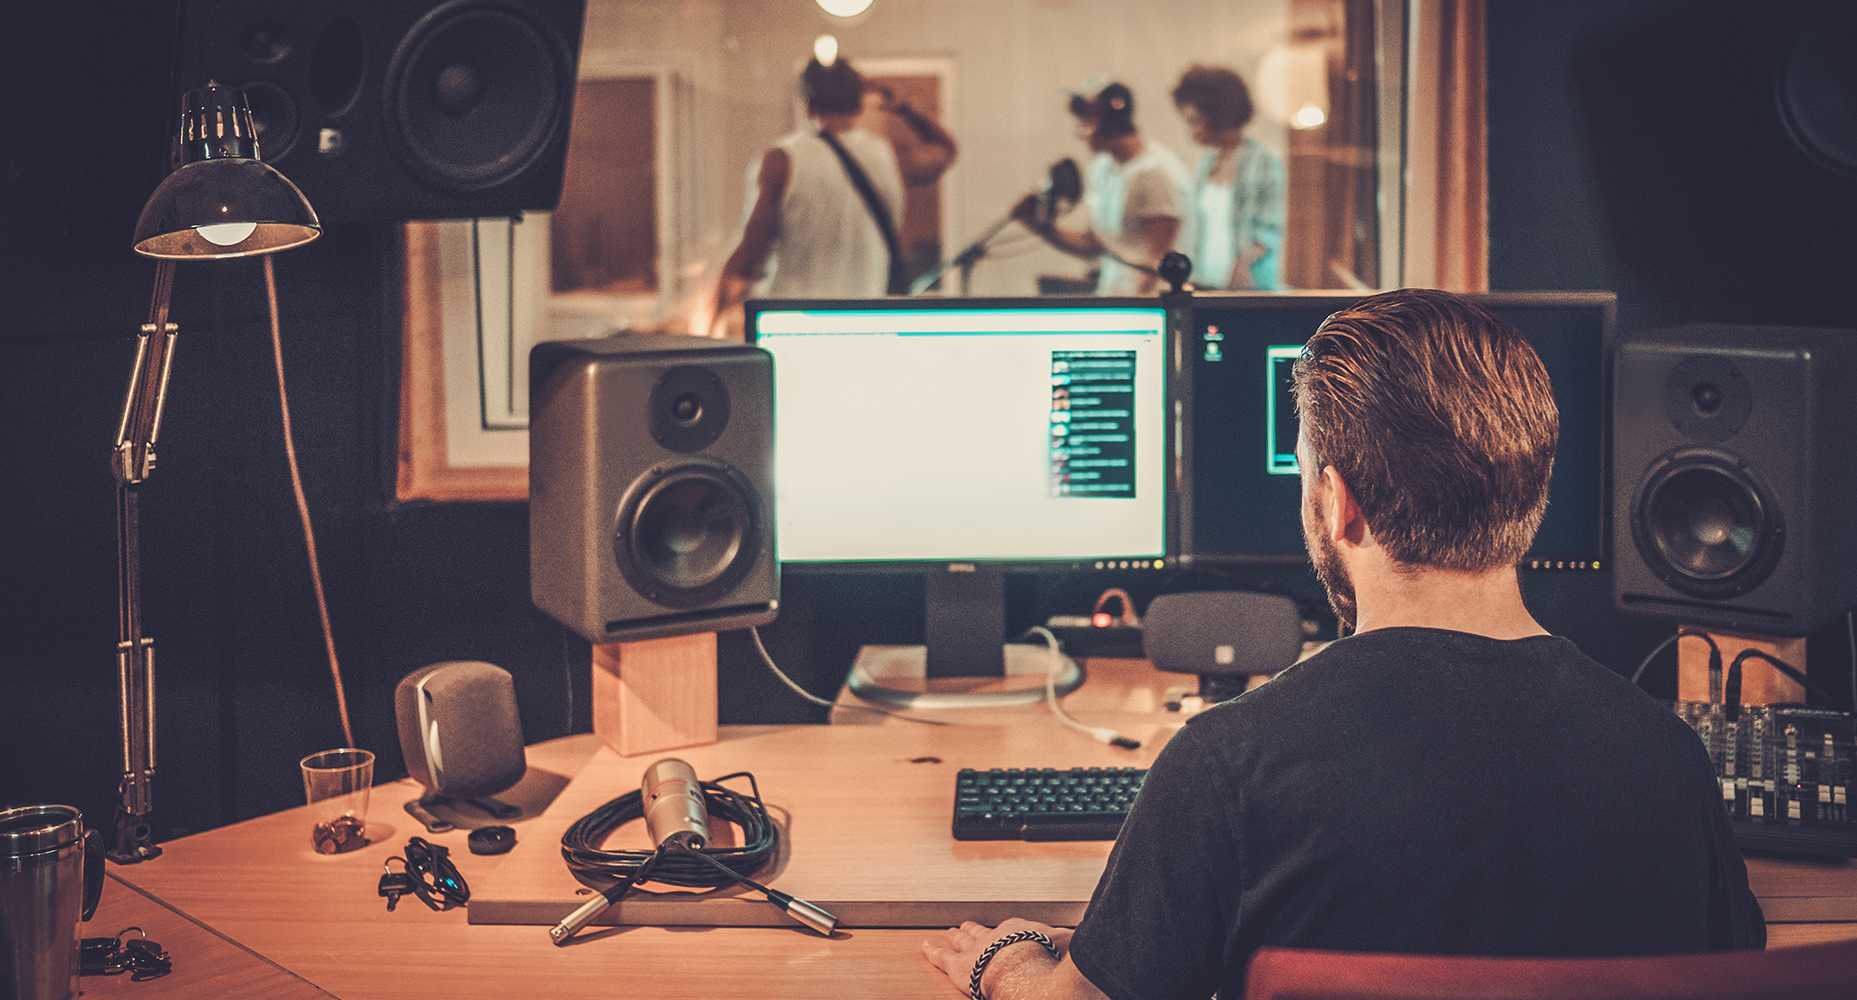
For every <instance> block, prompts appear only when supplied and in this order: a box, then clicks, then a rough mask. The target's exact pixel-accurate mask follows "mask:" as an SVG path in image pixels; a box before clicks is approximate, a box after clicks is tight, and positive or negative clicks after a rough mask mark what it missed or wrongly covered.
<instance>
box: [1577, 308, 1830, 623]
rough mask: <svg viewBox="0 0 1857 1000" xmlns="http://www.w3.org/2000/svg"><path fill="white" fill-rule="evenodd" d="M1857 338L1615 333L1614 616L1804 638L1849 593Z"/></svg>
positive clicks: (1734, 329)
mask: <svg viewBox="0 0 1857 1000" xmlns="http://www.w3.org/2000/svg"><path fill="white" fill-rule="evenodd" d="M1854 380H1857V333H1853V332H1846V331H1842V330H1818V329H1799V328H1784V327H1750V326H1691V327H1683V328H1679V329H1672V330H1665V331H1660V332H1656V333H1652V334H1648V335H1643V336H1637V337H1632V338H1630V339H1628V340H1625V341H1623V342H1621V343H1620V345H1619V348H1618V356H1617V359H1616V364H1615V381H1614V391H1615V400H1614V411H1613V444H1612V454H1613V477H1612V479H1613V482H1614V483H1616V484H1617V488H1616V490H1615V492H1614V505H1615V506H1614V517H1613V525H1614V529H1613V530H1614V531H1615V533H1616V536H1615V538H1614V545H1613V552H1614V553H1615V554H1616V563H1615V564H1614V567H1613V570H1614V572H1613V585H1614V596H1615V597H1616V598H1617V603H1618V607H1619V609H1620V610H1621V611H1626V612H1639V613H1645V614H1651V615H1655V616H1659V617H1666V618H1671V619H1675V620H1679V621H1684V622H1689V623H1694V624H1699V625H1710V626H1717V627H1721V628H1726V629H1737V630H1742V631H1748V632H1755V633H1760V634H1777V635H1804V634H1806V633H1807V632H1809V631H1811V630H1812V629H1813V628H1814V627H1816V626H1817V625H1820V624H1822V623H1824V622H1825V621H1827V620H1829V619H1830V618H1831V617H1833V616H1835V615H1837V614H1840V613H1842V612H1843V611H1845V610H1846V609H1847V608H1849V607H1850V606H1851V605H1852V604H1853V603H1857V521H1853V518H1852V513H1853V505H1857V461H1853V458H1852V446H1853V442H1857V406H1853V400H1852V396H1851V392H1852V387H1853V386H1857V381H1854Z"/></svg>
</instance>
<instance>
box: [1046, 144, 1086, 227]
mask: <svg viewBox="0 0 1857 1000" xmlns="http://www.w3.org/2000/svg"><path fill="white" fill-rule="evenodd" d="M1036 193H1037V195H1038V216H1039V218H1040V219H1042V220H1044V221H1045V222H1047V223H1048V222H1050V221H1051V220H1053V219H1055V218H1057V217H1058V216H1059V215H1060V214H1062V213H1063V211H1064V210H1065V209H1067V208H1069V207H1070V206H1072V205H1075V204H1076V203H1077V199H1079V198H1081V197H1083V173H1082V172H1081V171H1079V170H1078V169H1077V161H1076V160H1073V159H1071V158H1070V157H1068V156H1067V157H1065V158H1063V159H1061V160H1059V161H1057V162H1056V163H1053V164H1051V169H1050V170H1047V171H1046V172H1045V182H1044V184H1043V185H1042V186H1041V187H1039V189H1038V191H1037V192H1036Z"/></svg>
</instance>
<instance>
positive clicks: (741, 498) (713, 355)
mask: <svg viewBox="0 0 1857 1000" xmlns="http://www.w3.org/2000/svg"><path fill="white" fill-rule="evenodd" d="M529 379H530V390H529V586H530V592H531V596H533V598H534V600H535V604H536V606H537V607H539V608H541V609H542V610H543V611H546V612H548V613H549V614H550V615H553V616H554V617H555V618H557V619H559V620H560V621H561V622H562V624H564V625H566V626H568V627H569V628H571V629H573V630H574V631H575V632H577V633H579V634H580V635H581V636H582V637H584V638H586V639H587V640H589V641H591V642H616V641H619V640H622V639H643V638H650V637H652V636H665V635H677V634H682V633H688V632H707V631H713V630H716V629H722V628H742V627H745V626H748V625H759V624H762V623H765V622H769V621H772V620H773V619H774V614H775V611H776V609H777V608H778V606H779V598H780V568H779V565H778V564H777V563H776V562H775V559H774V366H773V358H772V356H771V355H769V354H768V353H767V352H766V351H763V350H761V349H760V348H758V347H749V346H747V345H745V344H737V343H728V342H724V341H718V340H709V339H707V338H702V337H678V336H667V335H639V336H630V335H621V336H617V337H611V338H608V339H606V340H585V341H556V342H552V343H544V344H540V345H537V346H536V347H535V348H534V349H533V350H532V351H530V353H529Z"/></svg>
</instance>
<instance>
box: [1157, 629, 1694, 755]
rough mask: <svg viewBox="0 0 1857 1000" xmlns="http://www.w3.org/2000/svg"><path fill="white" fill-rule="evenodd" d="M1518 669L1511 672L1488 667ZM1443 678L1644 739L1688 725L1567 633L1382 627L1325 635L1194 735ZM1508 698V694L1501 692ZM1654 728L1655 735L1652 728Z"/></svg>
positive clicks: (1265, 729) (1251, 726)
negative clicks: (1507, 634)
mask: <svg viewBox="0 0 1857 1000" xmlns="http://www.w3.org/2000/svg"><path fill="white" fill-rule="evenodd" d="M1490 670H1505V671H1506V670H1519V671H1522V673H1518V674H1515V675H1513V676H1502V679H1501V680H1500V681H1499V682H1498V681H1494V680H1493V679H1494V678H1496V677H1498V676H1500V675H1497V674H1493V673H1487V671H1490ZM1461 671H1469V672H1471V673H1476V672H1483V673H1482V676H1483V678H1484V679H1485V683H1483V684H1470V685H1463V684H1461V683H1460V681H1461V680H1462V679H1463V678H1464V677H1466V676H1469V674H1466V673H1462V672H1461ZM1440 684H1446V685H1449V686H1451V687H1452V688H1455V689H1457V690H1458V691H1459V692H1460V693H1464V694H1465V696H1467V697H1472V698H1476V697H1479V696H1478V695H1474V694H1468V692H1471V691H1476V690H1482V691H1483V692H1484V694H1483V695H1482V696H1480V697H1483V698H1484V699H1485V700H1487V699H1488V698H1489V697H1491V695H1490V693H1489V692H1490V690H1491V687H1492V684H1493V685H1495V686H1500V687H1502V688H1503V689H1505V691H1506V692H1507V693H1508V694H1513V693H1514V692H1517V691H1520V690H1522V689H1527V690H1528V691H1530V692H1532V693H1533V694H1534V695H1535V696H1536V697H1539V698H1542V699H1547V700H1552V701H1553V702H1555V703H1557V704H1559V705H1560V706H1561V707H1562V708H1563V709H1574V710H1578V711H1579V712H1580V714H1581V715H1583V716H1585V717H1587V718H1589V719H1598V718H1604V719H1609V720H1611V721H1612V722H1613V723H1617V724H1619V725H1621V726H1622V727H1624V728H1628V729H1630V730H1632V731H1635V732H1638V733H1639V734H1641V735H1642V736H1643V737H1644V738H1646V739H1658V740H1674V741H1676V742H1681V743H1684V744H1686V743H1687V740H1686V739H1684V740H1677V739H1676V738H1677V737H1678V736H1680V735H1682V734H1684V733H1685V732H1686V731H1687V726H1685V725H1684V723H1683V722H1682V720H1680V719H1678V718H1676V716H1675V714H1674V713H1672V712H1671V711H1670V710H1669V708H1668V707H1667V706H1666V705H1664V704H1662V703H1660V702H1658V701H1657V700H1655V699H1653V698H1652V697H1650V696H1649V695H1647V694H1645V693H1644V692H1643V691H1642V690H1640V689H1639V688H1637V687H1636V686H1635V685H1633V684H1632V683H1631V682H1630V681H1629V680H1627V679H1626V678H1624V677H1622V676H1620V675H1619V674H1618V673H1616V672H1614V671H1613V670H1611V669H1609V668H1607V667H1606V666H1605V665H1604V664H1601V663H1600V662H1598V661H1597V660H1594V659H1593V658H1591V657H1589V656H1587V655H1586V654H1585V653H1584V652H1582V651H1581V650H1580V648H1579V647H1578V646H1577V645H1575V644H1574V643H1573V642H1572V641H1570V640H1568V639H1565V638H1563V637H1560V636H1551V635H1542V636H1536V637H1532V638H1529V639H1522V640H1514V641H1508V642H1502V641H1498V640H1490V639H1484V638H1482V637H1479V636H1473V635H1469V634H1465V633H1455V632H1448V631H1441V630H1429V629H1391V630H1385V631H1383V632H1369V633H1364V634H1361V635H1356V636H1350V637H1348V638H1346V639H1341V640H1337V641H1335V642H1331V643H1329V644H1328V646H1327V647H1325V648H1324V649H1323V650H1322V651H1321V652H1319V653H1316V654H1315V655H1313V656H1311V657H1309V658H1307V659H1305V660H1303V661H1302V662H1300V663H1297V664H1296V665H1294V666H1292V667H1289V668H1288V669H1286V670H1284V671H1282V672H1281V673H1279V674H1277V675H1276V677H1275V678H1273V679H1272V680H1270V681H1269V682H1268V683H1266V684H1264V685H1262V686H1260V687H1257V688H1253V689H1252V690H1250V691H1247V692H1245V693H1244V694H1243V695H1240V696H1239V697H1237V698H1234V699H1232V700H1231V701H1229V702H1224V703H1221V704H1219V705H1215V706H1213V707H1212V708H1210V709H1207V710H1206V711H1204V712H1201V713H1200V714H1199V715H1198V716H1196V717H1195V718H1194V719H1193V722H1194V723H1195V724H1196V725H1199V726H1203V727H1205V730H1204V732H1203V735H1208V736H1210V735H1213V733H1214V732H1217V733H1218V734H1219V735H1221V736H1227V737H1231V736H1239V735H1241V734H1244V735H1255V734H1260V733H1264V734H1269V733H1275V732H1280V731H1282V730H1295V729H1301V728H1303V727H1301V726H1300V725H1298V724H1299V723H1300V722H1302V721H1303V720H1305V719H1307V718H1308V717H1309V715H1310V713H1311V712H1312V711H1318V710H1319V711H1320V712H1321V713H1322V714H1323V715H1329V714H1331V713H1334V712H1341V713H1342V714H1344V715H1346V714H1348V713H1349V712H1350V709H1349V708H1348V707H1346V706H1352V711H1353V713H1354V714H1356V715H1359V714H1365V715H1368V716H1377V715H1378V714H1380V710H1381V705H1382V702H1383V701H1384V700H1385V696H1387V695H1388V694H1389V693H1390V694H1392V695H1395V696H1400V697H1404V696H1409V695H1411V694H1412V692H1414V691H1415V690H1422V689H1427V688H1428V686H1434V685H1440ZM1505 697H1507V695H1505ZM1653 734H1655V735H1653Z"/></svg>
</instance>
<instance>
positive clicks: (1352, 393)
mask: <svg viewBox="0 0 1857 1000" xmlns="http://www.w3.org/2000/svg"><path fill="white" fill-rule="evenodd" d="M1293 378H1294V384H1295V393H1296V412H1297V414H1298V416H1299V417H1300V418H1301V420H1302V428H1303V433H1304V434H1305V435H1306V437H1307V440H1308V444H1309V451H1310V456H1309V457H1310V458H1311V459H1312V461H1313V463H1314V468H1313V469H1310V470H1307V471H1308V472H1312V473H1313V472H1319V471H1320V469H1321V468H1322V467H1323V466H1329V465H1332V466H1334V467H1335V471H1336V472H1337V473H1339V474H1340V476H1341V479H1342V481H1343V482H1345V483H1346V484H1347V486H1348V489H1349V490H1350V491H1351V492H1352V494H1353V496H1354V499H1355V502H1356V503H1357V504H1358V505H1359V506H1360V510H1361V515H1362V517H1363V518H1364V519H1365V520H1366V522H1367V527H1368V528H1369V529H1370V530H1372V532H1373V536H1374V538H1375V540H1376V541H1377V542H1378V543H1379V544H1380V545H1382V546H1384V547H1385V549H1386V553H1387V555H1388V556H1389V557H1390V558H1391V559H1392V560H1393V561H1394V562H1396V563H1398V564H1401V565H1404V566H1412V567H1434V568H1439V569H1451V570H1463V571H1470V572H1480V571H1484V570H1490V569H1495V568H1497V567H1500V566H1505V565H1513V564H1515V563H1516V562H1517V561H1519V560H1520V559H1521V558H1522V555H1523V553H1525V552H1527V551H1528V546H1529V545H1530V543H1532V542H1533V540H1534V536H1535V531H1536V529H1538V528H1539V527H1540V526H1541V515H1542V514H1543V512H1544V511H1545V510H1546V509H1547V494H1548V477H1549V474H1550V473H1551V472H1552V470H1553V465H1554V451H1555V447H1556V445H1557V443H1558V441H1559V437H1560V412H1559V410H1558V409H1556V407H1555V405H1554V393H1553V389H1552V387H1551V386H1550V384H1549V382H1548V374H1547V368H1546V366H1545V365H1543V364H1542V363H1541V357H1540V355H1538V354H1536V353H1535V350H1534V348H1533V347H1531V346H1530V345H1529V343H1528V342H1527V341H1526V340H1524V339H1522V335H1521V334H1519V333H1517V332H1516V331H1515V330H1514V329H1513V328H1512V327H1510V326H1508V325H1507V324H1505V323H1503V322H1502V321H1501V320H1499V319H1497V318H1496V317H1494V316H1492V315H1490V314H1489V313H1488V312H1487V311H1485V310H1484V309H1483V308H1482V307H1480V306H1478V305H1476V304H1475V303H1473V302H1471V301H1469V300H1468V299H1465V298H1463V297H1461V296H1457V295H1452V294H1451V293H1449V292H1440V291H1434V290H1430V289H1402V290H1400V291H1395V292H1387V293H1384V294H1381V295H1375V296H1373V297H1372V298H1368V299H1363V300H1361V301H1360V302H1357V303H1355V304H1354V305H1352V306H1350V307H1349V308H1347V309H1343V310H1342V311H1340V312H1338V313H1335V314H1334V315H1332V316H1330V317H1328V319H1327V320H1325V321H1324V322H1323V323H1322V326H1321V329H1319V330H1317V331H1316V334H1315V336H1314V337H1313V338H1311V339H1310V341H1309V343H1308V345H1307V346H1305V347H1304V348H1303V352H1302V357H1301V358H1300V359H1298V360H1297V362H1296V366H1295V370H1294V375H1293Z"/></svg>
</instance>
